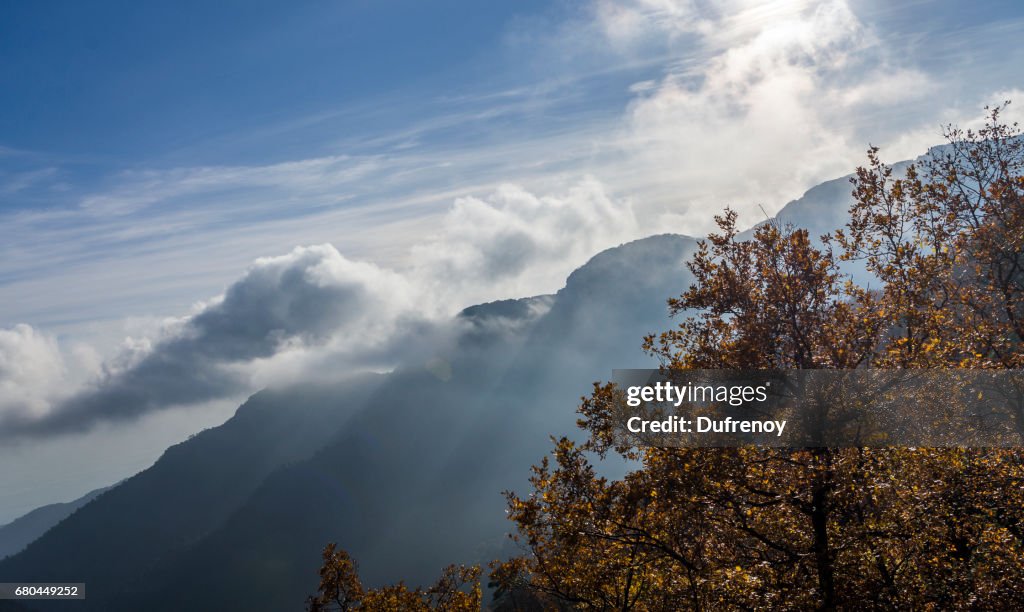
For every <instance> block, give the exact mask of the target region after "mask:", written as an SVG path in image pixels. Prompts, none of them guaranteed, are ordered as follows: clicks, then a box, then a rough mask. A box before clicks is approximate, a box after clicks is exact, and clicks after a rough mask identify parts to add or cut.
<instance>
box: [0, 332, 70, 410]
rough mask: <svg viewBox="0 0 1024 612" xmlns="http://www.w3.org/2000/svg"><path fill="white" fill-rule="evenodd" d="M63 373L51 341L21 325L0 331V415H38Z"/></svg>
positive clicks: (51, 397)
mask: <svg viewBox="0 0 1024 612" xmlns="http://www.w3.org/2000/svg"><path fill="white" fill-rule="evenodd" d="M65 374H66V368H65V365H64V358H63V356H62V355H61V352H60V349H59V347H58V345H57V340H56V339H55V338H53V337H52V336H48V335H46V334H43V333H41V332H39V331H37V330H35V329H33V328H32V327H30V326H28V325H24V324H22V325H15V326H14V327H13V328H10V329H0V414H5V413H14V414H18V415H20V416H22V417H29V418H32V417H38V416H40V415H41V414H43V413H44V412H45V411H46V409H47V407H48V406H49V403H50V402H51V401H52V399H53V391H52V390H53V389H58V388H60V387H61V383H62V382H63V379H64V376H65Z"/></svg>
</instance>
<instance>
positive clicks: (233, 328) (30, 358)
mask: <svg viewBox="0 0 1024 612" xmlns="http://www.w3.org/2000/svg"><path fill="white" fill-rule="evenodd" d="M635 237H637V225H636V221H635V219H634V217H633V214H632V210H631V207H630V205H629V203H628V202H625V201H616V200H613V199H612V198H611V197H610V196H609V195H608V194H607V193H606V192H605V189H604V187H603V186H602V185H601V184H600V183H598V182H597V181H596V180H594V179H589V178H588V179H585V180H583V181H581V182H579V183H578V184H576V185H575V186H573V187H572V188H570V189H568V190H567V191H566V192H565V193H562V194H558V195H553V196H538V195H535V194H533V193H530V192H529V191H527V190H525V189H523V188H522V187H519V186H516V185H511V184H509V185H504V186H502V187H500V188H498V189H497V190H496V191H495V192H494V193H492V194H490V195H489V196H486V197H483V198H474V197H466V198H460V199H458V200H456V201H455V203H454V205H453V206H452V208H451V209H450V211H449V212H448V214H447V215H446V216H445V218H444V221H443V223H442V224H441V229H440V231H439V232H438V233H437V234H436V235H433V236H431V237H429V238H427V239H426V240H425V242H423V243H421V244H419V245H416V246H414V247H413V248H412V257H411V260H412V262H413V263H412V264H411V265H409V266H408V267H406V268H405V269H403V270H400V271H396V270H392V269H388V268H384V267H381V266H379V265H377V264H373V263H369V262H365V261H355V260H353V259H350V258H347V257H345V256H344V255H342V254H341V253H340V252H339V251H338V250H337V249H336V248H335V247H334V246H332V245H330V244H323V245H318V246H310V247H298V248H295V249H293V250H292V251H291V252H290V253H287V254H285V255H281V256H276V257H263V258H259V259H257V260H256V261H255V262H254V263H253V264H252V265H251V266H250V267H249V269H248V271H247V272H246V273H245V275H244V276H242V277H241V278H240V279H239V280H237V281H236V282H234V283H232V284H231V285H230V286H229V287H228V289H227V290H226V291H225V292H224V293H223V294H222V295H220V296H218V297H216V298H214V299H211V300H209V301H208V302H205V303H201V304H199V305H197V306H196V307H195V308H194V312H193V313H192V314H191V315H188V316H185V317H181V318H172V319H165V320H163V321H162V322H161V323H160V325H159V326H154V324H153V323H152V322H150V323H149V324H148V325H147V326H144V327H143V328H146V327H148V328H149V329H150V330H151V332H150V334H149V335H146V336H142V337H129V338H127V339H126V340H125V342H124V343H123V344H122V347H121V350H120V351H119V352H118V353H117V354H116V355H115V356H114V357H113V358H111V359H108V360H107V361H106V362H105V363H103V364H102V367H100V368H98V369H96V376H95V377H94V378H93V380H91V381H90V382H89V383H88V384H85V385H83V386H81V387H80V388H78V389H76V390H75V392H74V393H73V394H70V393H69V394H68V396H66V397H56V396H48V395H32V394H33V393H38V392H39V390H40V389H47V388H55V387H59V386H61V385H60V383H61V382H62V380H63V369H64V365H63V361H62V358H61V354H60V350H59V347H58V346H57V343H56V341H55V340H53V339H52V338H48V337H45V336H41V335H39V334H37V333H35V332H34V330H32V329H31V328H29V327H28V326H19V327H17V328H15V329H14V330H13V331H10V332H5V333H6V334H7V336H0V364H6V363H12V364H23V365H22V366H21V368H22V370H14V369H12V370H11V372H10V373H8V372H6V371H5V370H4V369H2V368H0V374H4V375H5V376H4V378H2V379H0V380H11V381H13V382H12V383H11V388H12V390H11V391H10V392H7V393H6V394H5V397H6V398H7V400H8V401H7V404H6V405H2V404H0V426H3V428H4V429H5V430H6V431H5V433H6V434H7V435H9V436H10V435H14V436H16V435H19V434H22V435H32V434H37V435H38V434H51V433H62V432H74V431H82V430H86V429H90V428H92V427H93V426H95V425H96V424H98V423H101V422H105V421H125V420H134V419H137V418H139V417H140V416H142V415H143V414H145V413H147V412H151V411H156V410H161V409H164V408H168V407H172V406H181V405H190V404H195V403H199V402H207V401H211V400H215V399H219V398H223V397H228V396H232V395H236V394H238V393H243V392H251V391H254V390H255V389H258V388H260V387H262V386H266V385H270V384H282V383H291V382H296V380H302V379H309V378H316V377H317V376H319V375H321V373H324V371H325V368H329V369H328V370H327V371H326V373H325V374H323V375H326V376H328V377H335V376H337V375H339V374H342V373H344V372H346V371H351V370H366V369H388V368H390V367H393V366H394V365H396V364H397V363H398V361H399V360H400V359H402V358H403V357H408V356H409V355H410V354H413V353H415V352H416V351H422V352H423V354H424V355H429V354H430V352H431V351H432V350H434V349H436V348H437V347H436V346H435V345H436V344H437V343H438V342H443V339H444V337H445V336H446V334H447V332H446V331H445V326H446V325H448V321H449V317H450V316H451V315H452V314H454V313H455V312H457V311H458V310H460V309H462V308H464V307H466V306H470V305H472V304H474V303H477V302H483V301H490V300H495V299H502V298H508V297H520V296H524V295H534V294H537V293H541V292H549V291H555V290H557V289H558V288H559V287H561V285H562V284H563V283H564V281H565V277H566V276H567V275H568V274H569V273H570V272H571V271H572V270H573V269H574V268H576V267H578V266H579V265H581V264H583V263H584V262H585V261H586V260H587V259H588V258H589V257H590V256H591V255H593V254H594V253H596V252H598V251H600V250H603V249H604V248H607V247H610V246H614V245H616V244H619V243H621V242H622V241H624V240H629V239H632V238H635ZM5 339H7V341H6V342H5V341H4V340H5ZM80 352H84V354H85V355H86V358H85V359H84V361H86V362H88V361H90V360H91V361H93V362H95V353H94V352H91V353H90V352H88V351H85V349H80ZM25 364H27V365H25ZM93 367H94V369H95V363H93ZM25 368H28V369H25ZM26 402H31V404H30V406H28V407H22V406H21V404H23V403H26Z"/></svg>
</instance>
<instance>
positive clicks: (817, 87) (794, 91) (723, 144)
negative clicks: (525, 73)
mask: <svg viewBox="0 0 1024 612" xmlns="http://www.w3.org/2000/svg"><path fill="white" fill-rule="evenodd" d="M625 6H626V7H631V8H628V9H627V8H623V9H621V10H620V11H617V12H615V13H614V14H612V15H611V16H610V17H609V16H602V18H603V19H605V20H610V21H609V23H610V25H608V26H606V30H607V31H609V32H610V34H609V35H611V36H619V37H621V36H626V35H633V36H650V35H651V32H659V31H660V32H662V33H663V34H662V35H664V32H665V30H667V29H668V28H669V26H668V25H667V24H666V20H669V21H671V24H672V25H673V26H674V27H675V33H676V35H680V33H686V34H687V35H688V36H689V37H690V38H689V39H688V44H690V45H691V47H694V46H695V47H696V49H698V50H697V51H692V50H691V51H690V53H691V54H696V55H697V56H698V57H700V61H686V62H681V63H680V64H678V65H676V66H675V67H673V68H671V69H670V70H669V71H668V73H667V74H666V75H665V76H664V77H663V78H662V79H660V82H659V83H658V84H657V86H656V87H653V88H652V87H650V86H648V87H646V88H645V90H642V91H639V92H638V93H637V95H636V97H635V99H634V101H633V102H632V103H631V105H630V107H629V109H628V112H627V116H626V122H627V127H626V131H625V136H624V139H623V146H624V148H625V149H626V151H627V155H628V157H629V158H630V159H631V160H632V164H633V165H635V166H636V167H638V168H642V169H643V176H644V179H645V180H646V181H647V182H648V184H649V185H656V186H658V189H660V190H662V191H669V190H672V191H675V192H676V193H679V194H680V201H679V203H678V206H676V207H674V208H673V209H671V210H664V209H663V210H662V211H660V212H661V213H662V214H661V218H662V219H663V220H664V221H662V223H666V222H668V223H672V224H674V225H676V226H677V227H687V228H690V231H698V232H703V231H705V230H707V229H709V227H710V223H711V219H710V216H709V215H708V214H707V211H708V210H709V209H711V210H717V209H721V208H722V207H723V206H724V205H726V204H729V205H731V206H733V207H735V208H738V209H739V210H740V211H741V213H747V216H746V218H745V221H746V222H748V223H752V222H754V221H757V220H758V219H757V217H758V216H760V211H759V210H758V208H757V204H763V205H765V206H766V208H768V209H769V211H774V210H777V209H778V208H779V207H780V206H781V205H782V204H784V203H786V202H787V201H788V200H790V199H792V198H794V197H796V196H798V195H799V194H800V192H801V191H802V190H803V189H806V188H807V187H808V186H810V185H813V184H815V183H817V182H820V181H822V180H826V179H828V178H834V177H835V176H841V175H843V174H845V173H847V172H849V171H850V170H851V169H852V168H853V167H855V165H856V163H857V162H858V161H860V159H861V157H862V154H863V149H864V148H865V147H866V140H862V139H861V135H860V133H859V131H858V130H859V128H861V127H863V125H862V124H860V123H859V119H858V118H860V117H865V116H869V115H870V113H868V112H866V111H867V109H870V108H871V107H878V106H882V107H893V106H897V105H901V104H908V103H912V102H914V101H915V100H921V99H922V98H924V97H925V96H927V95H929V94H931V93H933V91H934V84H933V82H932V80H931V79H930V78H929V77H928V76H927V75H926V74H924V73H923V72H920V71H919V70H916V69H915V68H913V67H912V66H904V65H901V64H900V63H899V62H897V61H896V60H895V59H894V58H892V57H889V55H888V54H887V51H886V49H885V46H884V45H882V44H880V41H879V40H878V38H877V37H876V35H875V34H874V32H873V31H872V30H871V29H870V28H869V27H868V26H866V25H865V24H864V23H862V22H861V21H860V20H859V19H858V18H857V16H856V15H855V14H854V13H853V12H852V11H851V10H850V8H849V6H848V5H847V4H846V3H845V2H842V1H839V0H825V1H791V2H774V3H767V4H766V3H761V2H731V3H727V4H726V5H725V6H724V7H723V8H722V9H721V11H720V13H718V14H711V13H707V12H705V13H703V14H702V15H700V16H699V17H698V16H696V15H693V14H692V13H691V11H692V6H691V5H690V4H689V3H673V2H667V1H665V2H654V1H651V0H637V1H635V2H631V3H626V5H625ZM622 11H627V13H628V15H627V16H625V17H624V16H623V15H622ZM622 20H625V21H626V22H628V23H632V24H634V25H632V26H631V27H629V28H625V29H624V27H623V26H621V25H616V24H618V22H619V21H622ZM637 21H640V22H645V23H647V25H646V26H643V25H637V24H635V23H634V22H637ZM624 32H625V33H624ZM876 136H877V135H876ZM651 212H656V211H651ZM751 214H753V215H754V216H751Z"/></svg>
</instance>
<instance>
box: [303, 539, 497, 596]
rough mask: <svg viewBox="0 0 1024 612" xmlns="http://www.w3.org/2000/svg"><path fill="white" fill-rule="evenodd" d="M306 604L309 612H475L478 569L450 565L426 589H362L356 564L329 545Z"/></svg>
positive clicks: (478, 586) (345, 553)
mask: <svg viewBox="0 0 1024 612" xmlns="http://www.w3.org/2000/svg"><path fill="white" fill-rule="evenodd" d="M306 603H307V608H306V609H307V610H309V612H346V611H349V610H352V611H359V612H405V611H408V612H434V611H440V612H478V611H479V610H480V606H481V603H482V591H481V589H480V568H479V567H477V566H473V567H465V566H455V565H449V566H448V567H446V568H445V569H444V571H443V572H442V573H441V577H440V578H439V579H438V581H437V582H436V583H435V584H434V585H433V586H431V587H430V588H428V589H422V588H415V589H410V588H409V587H407V586H406V585H405V584H404V583H402V582H399V583H397V584H393V585H387V586H383V587H380V588H376V589H364V588H363V585H362V582H360V580H359V572H358V570H357V567H356V563H355V561H353V560H352V558H351V557H350V556H349V555H348V553H347V552H345V551H344V550H341V549H339V548H337V545H336V544H334V543H331V544H328V545H327V546H326V547H325V548H324V551H323V565H322V566H321V567H320V588H319V590H318V592H317V593H316V595H311V596H310V597H309V598H308V599H307V602H306Z"/></svg>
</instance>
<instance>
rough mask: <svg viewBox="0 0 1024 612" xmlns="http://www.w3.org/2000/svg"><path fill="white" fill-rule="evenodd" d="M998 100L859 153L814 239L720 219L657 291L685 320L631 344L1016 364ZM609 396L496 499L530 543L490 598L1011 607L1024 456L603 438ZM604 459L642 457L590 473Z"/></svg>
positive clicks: (868, 361)
mask: <svg viewBox="0 0 1024 612" xmlns="http://www.w3.org/2000/svg"><path fill="white" fill-rule="evenodd" d="M1000 110H1001V109H1000V108H996V109H993V110H991V111H990V114H989V121H988V123H987V124H986V126H985V127H984V128H983V129H981V130H980V131H978V132H977V133H975V132H972V131H966V132H964V131H961V130H959V129H956V128H949V129H947V132H946V135H947V138H948V140H949V146H948V147H947V148H946V150H945V152H944V153H942V154H941V155H937V156H935V157H933V158H932V159H930V160H928V161H925V162H923V163H922V164H918V165H911V166H910V167H909V168H907V169H906V171H905V173H904V175H903V176H897V173H895V172H894V171H893V169H892V168H890V167H889V166H886V165H885V164H884V163H882V162H881V161H880V159H879V156H878V150H877V149H875V148H872V149H871V150H870V151H869V152H868V165H867V166H866V167H864V168H860V169H858V171H857V174H856V176H855V177H854V178H853V179H852V182H853V195H854V199H855V202H854V204H853V206H852V207H851V210H850V219H849V222H848V224H847V227H846V228H845V229H844V230H843V231H841V232H837V233H836V234H835V235H834V236H825V237H823V240H822V241H821V246H816V245H815V243H814V241H812V240H811V237H810V236H809V235H808V234H807V232H806V231H805V230H800V229H795V228H792V227H780V226H778V225H775V224H772V223H768V224H764V225H761V226H760V227H758V228H757V229H756V230H755V231H754V233H753V236H752V237H751V238H750V239H749V240H739V239H738V230H737V227H736V215H735V213H733V212H731V211H727V212H726V213H725V214H724V215H722V216H721V217H718V218H717V221H718V225H719V228H720V231H719V232H718V233H715V234H712V235H711V236H709V237H708V239H707V241H705V242H703V243H702V244H701V246H700V248H699V250H698V252H697V253H696V255H695V256H694V258H693V260H692V261H691V262H690V264H689V267H690V270H691V271H692V272H693V275H694V277H695V279H696V282H695V283H694V285H693V286H691V287H690V288H689V289H688V290H687V291H686V292H684V293H683V294H682V295H681V296H680V297H678V298H674V299H672V300H670V301H669V306H670V308H671V311H672V312H673V314H683V313H685V314H687V315H688V318H686V319H685V320H684V321H683V322H682V323H681V324H680V325H679V327H678V328H676V329H673V330H669V331H666V332H664V333H662V334H660V335H658V336H649V337H648V338H646V339H645V348H646V349H647V350H648V351H649V352H651V353H652V354H654V355H657V356H658V357H659V358H660V359H661V360H662V363H663V367H665V368H667V369H668V370H686V369H714V368H723V369H778V368H801V369H821V368H838V369H850V368H992V369H996V368H1019V367H1021V366H1022V365H1024V350H1022V344H1021V343H1022V340H1024V248H1022V247H1024V202H1022V194H1024V172H1022V164H1024V140H1022V139H1021V137H1020V132H1019V130H1018V129H1017V127H1016V125H1012V126H1008V125H1005V124H1003V123H1001V122H1000V118H999V115H1000ZM844 260H856V261H862V262H863V264H864V265H865V266H866V267H867V269H868V270H869V271H870V272H871V273H872V274H873V275H874V277H875V278H876V279H877V281H878V286H877V287H866V288H862V287H857V286H855V285H854V284H853V283H852V282H849V281H848V280H847V279H845V278H844V276H843V274H842V273H841V263H842V262H843V261H844ZM614 392H615V390H614V387H613V386H611V385H601V384H596V385H595V387H594V391H593V393H592V394H591V396H590V397H588V398H585V399H584V401H583V404H582V406H581V407H580V411H579V412H580V415H581V418H580V421H579V423H580V426H581V428H583V429H584V430H585V431H586V432H587V434H588V439H587V440H586V441H585V442H583V443H582V444H577V443H574V442H572V441H570V440H569V439H567V438H563V439H560V440H556V441H555V447H554V451H553V453H552V457H551V458H544V460H543V461H542V462H541V464H540V465H539V466H536V467H535V468H534V469H533V475H532V478H531V483H532V486H533V491H532V492H531V493H530V494H529V495H527V496H525V497H520V496H518V495H516V494H513V493H507V498H508V503H509V511H510V518H511V519H512V520H513V521H514V522H515V523H516V526H517V528H518V534H517V535H515V536H514V539H515V540H516V541H517V542H519V543H520V544H521V545H522V547H523V548H524V549H525V554H524V555H523V556H521V557H518V558H514V559H511V560H508V561H506V562H504V563H496V564H495V565H494V566H493V567H494V571H493V574H492V577H493V579H494V580H495V582H496V583H497V585H498V586H499V592H504V593H510V592H514V591H517V590H518V591H521V590H523V589H529V590H530V591H532V592H533V593H535V594H536V596H537V597H539V598H541V601H543V602H547V603H546V604H545V605H548V606H549V607H556V606H572V607H574V608H578V609H593V610H610V609H615V610H676V609H694V610H705V609H712V610H718V609H746V608H768V607H770V608H773V609H886V610H887V609H903V608H915V609H1007V608H1011V609H1012V608H1019V607H1022V606H1024V591H1022V590H1021V589H1020V588H1019V585H1020V584H1022V583H1024V554H1022V553H1024V452H1022V451H1021V450H1019V449H1003V450H996V449H971V448H953V449H923V448H918V449H910V448H886V449H858V448H852V449H828V448H813V449H767V448H735V449H680V448H635V447H630V446H628V445H626V443H624V442H621V441H619V439H618V438H617V437H616V436H615V435H613V434H614V431H613V429H614V419H613V412H612V405H613V400H614ZM1022 417H1024V415H1022ZM1021 422H1022V423H1024V418H1022V419H1021ZM609 455H616V456H619V457H621V458H623V459H625V460H627V461H632V462H634V463H635V464H636V466H637V467H636V469H634V470H633V471H631V472H630V473H628V474H627V475H626V476H625V477H624V478H622V479H620V480H610V479H606V478H604V477H601V476H600V475H599V470H598V469H597V467H596V465H595V460H596V461H602V460H606V459H608V457H609Z"/></svg>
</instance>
